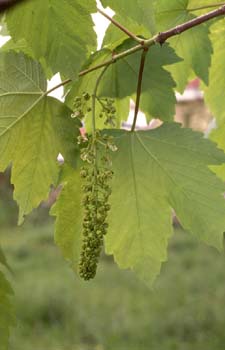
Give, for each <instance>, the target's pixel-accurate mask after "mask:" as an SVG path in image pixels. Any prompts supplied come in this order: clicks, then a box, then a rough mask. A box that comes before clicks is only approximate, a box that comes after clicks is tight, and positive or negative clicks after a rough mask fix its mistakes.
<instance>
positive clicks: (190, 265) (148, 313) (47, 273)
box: [1, 224, 225, 350]
mask: <svg viewBox="0 0 225 350" xmlns="http://www.w3.org/2000/svg"><path fill="white" fill-rule="evenodd" d="M1 241H2V247H3V248H4V250H5V252H6V254H7V257H8V260H9V263H10V265H11V267H12V268H13V270H14V273H15V275H14V277H13V278H11V279H12V283H13V285H14V289H15V293H16V296H15V304H16V310H17V316H18V324H17V327H16V328H15V329H14V330H13V332H12V337H11V344H10V350H127V349H129V350H150V349H153V350H176V349H177V350H178V349H179V350H189V349H193V350H222V349H224V344H225V332H224V329H225V268H224V266H225V264H224V263H225V257H224V255H220V254H218V253H217V252H216V251H215V250H214V249H211V248H209V247H206V246H204V245H202V244H199V243H197V242H196V241H195V240H194V239H193V238H192V237H190V236H189V235H187V234H186V233H184V232H183V231H182V230H181V229H178V230H176V232H175V236H174V238H173V239H172V242H171V244H170V248H169V262H168V263H166V264H164V265H163V268H162V273H161V275H160V277H159V278H158V280H157V281H156V283H155V286H154V289H153V290H149V289H148V288H147V287H146V286H145V285H144V284H142V283H141V282H140V281H139V280H138V279H137V278H136V277H135V276H134V275H133V274H132V273H131V272H129V271H120V270H119V269H118V268H117V266H116V265H115V264H114V263H113V261H112V259H111V258H103V259H102V261H101V264H100V266H99V270H98V275H97V277H96V279H95V280H94V281H92V282H88V283H87V282H86V283H85V282H82V281H80V280H79V279H78V278H77V277H76V276H75V275H74V274H73V272H72V271H71V270H70V268H69V266H68V265H67V263H66V262H65V261H64V260H63V258H62V257H61V254H60V252H59V251H58V249H57V248H56V247H55V246H54V245H53V227H52V225H51V224H49V225H46V226H42V227H40V226H39V227H33V226H29V225H26V226H24V227H23V228H16V229H10V230H6V229H5V230H4V232H1Z"/></svg>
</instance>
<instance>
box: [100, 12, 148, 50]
mask: <svg viewBox="0 0 225 350" xmlns="http://www.w3.org/2000/svg"><path fill="white" fill-rule="evenodd" d="M113 19H115V20H116V21H117V22H118V23H123V26H124V27H125V28H127V29H128V30H129V31H130V32H132V33H133V34H135V35H136V36H139V37H142V38H146V39H147V38H150V37H151V33H150V31H149V30H148V29H147V28H146V27H144V26H143V24H139V23H137V22H135V21H134V20H132V19H131V18H129V17H124V16H121V15H120V14H116V15H115V16H114V17H113ZM127 38H128V35H127V34H126V33H124V32H122V31H121V30H119V29H118V28H117V27H116V26H115V25H113V24H111V25H110V26H109V27H108V29H107V31H106V34H105V37H104V40H103V44H102V46H103V47H107V48H109V49H110V50H113V49H114V48H116V47H117V46H119V45H121V44H122V43H123V42H124V40H126V39H127Z"/></svg>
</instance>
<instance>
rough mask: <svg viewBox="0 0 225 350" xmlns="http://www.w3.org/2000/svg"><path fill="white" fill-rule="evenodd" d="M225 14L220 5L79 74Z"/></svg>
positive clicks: (91, 70)
mask: <svg viewBox="0 0 225 350" xmlns="http://www.w3.org/2000/svg"><path fill="white" fill-rule="evenodd" d="M224 15H225V5H223V6H222V7H220V8H219V9H217V10H214V11H211V12H209V13H206V14H204V15H202V16H199V17H196V18H194V19H192V20H190V21H187V22H185V23H183V24H180V25H178V26H176V27H174V28H172V29H170V30H167V31H165V32H161V33H159V34H157V35H155V36H153V37H152V38H150V39H148V40H144V41H143V42H142V43H141V44H139V45H136V46H134V47H133V48H131V49H129V50H126V51H124V52H121V53H119V54H118V55H114V56H113V57H112V58H111V59H109V60H107V61H105V62H102V63H100V64H98V65H96V66H95V67H92V68H89V69H86V70H84V71H81V72H80V73H79V76H80V77H81V76H83V75H86V74H88V73H90V72H93V71H95V70H96V69H99V68H102V67H104V66H107V65H110V64H112V63H115V62H116V61H117V60H119V59H121V58H124V57H126V56H129V55H131V54H133V53H134V52H137V51H139V50H142V49H143V46H144V47H150V46H152V45H155V44H156V43H160V44H161V45H162V44H164V42H165V41H166V40H168V39H169V38H171V37H173V36H175V35H179V34H181V33H183V32H185V31H186V30H188V29H191V28H194V27H196V26H198V25H200V24H202V23H204V22H207V21H209V20H211V19H213V18H216V17H220V16H224Z"/></svg>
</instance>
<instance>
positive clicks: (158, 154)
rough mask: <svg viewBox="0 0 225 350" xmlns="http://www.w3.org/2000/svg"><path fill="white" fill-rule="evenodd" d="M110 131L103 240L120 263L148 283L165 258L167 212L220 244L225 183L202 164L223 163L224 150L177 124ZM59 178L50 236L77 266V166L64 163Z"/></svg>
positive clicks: (79, 221)
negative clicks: (109, 174) (110, 178)
mask: <svg viewBox="0 0 225 350" xmlns="http://www.w3.org/2000/svg"><path fill="white" fill-rule="evenodd" d="M104 132H105V131H104ZM108 133H109V134H110V135H113V136H114V137H115V142H116V144H117V146H118V151H117V152H115V154H114V156H113V159H112V160H113V170H114V179H113V182H112V189H113V192H112V195H111V200H110V201H111V208H112V209H111V211H110V213H109V220H108V221H109V229H108V233H107V235H106V237H105V242H106V252H107V253H108V254H113V255H114V258H115V260H116V262H117V263H118V265H119V266H120V267H121V268H131V269H132V270H134V271H135V272H136V273H137V274H138V275H139V276H140V277H141V278H142V279H143V280H145V281H146V282H147V283H148V284H152V282H153V280H154V279H155V277H156V275H157V274H158V273H159V271H160V267H161V263H162V262H163V261H165V260H166V259H167V245H168V240H169V238H170V237H171V235H172V231H173V230H172V209H174V210H175V211H176V214H177V216H178V218H179V220H180V222H181V224H182V225H183V227H184V228H185V229H186V230H188V231H190V232H191V233H192V234H193V235H195V237H197V238H198V239H199V240H201V241H203V242H206V243H207V244H210V245H212V246H215V247H217V248H218V249H222V247H223V243H222V242H223V231H224V227H225V215H224V213H225V202H224V199H223V195H222V193H223V192H224V189H225V186H224V184H223V183H222V181H220V180H219V179H218V178H217V177H216V176H215V174H213V173H212V172H211V171H210V170H209V168H208V164H211V165H219V164H221V163H224V162H225V154H224V153H223V152H222V151H221V150H219V149H217V148H216V146H215V144H213V143H212V142H211V141H209V140H207V139H204V138H203V136H202V134H200V133H197V132H193V131H191V130H190V129H182V128H181V127H180V126H179V125H178V124H175V123H171V124H164V125H163V126H162V127H160V128H158V129H155V130H148V131H139V132H136V133H130V132H126V131H123V130H111V131H110V130H109V131H108ZM61 182H62V183H63V185H64V186H63V190H62V192H61V194H60V197H59V198H58V200H57V203H56V204H55V206H54V208H53V209H52V214H53V215H55V216H57V219H56V236H55V240H56V243H57V244H58V245H59V247H60V248H61V250H62V253H63V255H64V257H65V258H66V259H67V260H68V261H70V263H71V264H72V267H73V269H74V270H75V271H77V268H78V266H77V263H78V261H79V256H80V251H81V244H82V236H81V232H82V217H83V209H82V206H81V198H82V197H81V181H80V178H79V173H78V171H76V170H73V169H71V168H70V167H67V166H66V167H65V166H64V170H63V175H62V179H61ZM121 199H122V200H121Z"/></svg>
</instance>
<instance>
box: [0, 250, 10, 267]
mask: <svg viewBox="0 0 225 350" xmlns="http://www.w3.org/2000/svg"><path fill="white" fill-rule="evenodd" d="M0 263H1V264H2V265H3V266H5V267H6V268H7V269H8V270H9V271H11V269H10V267H9V265H8V262H7V260H6V257H5V254H4V253H3V251H2V248H1V246H0Z"/></svg>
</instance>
